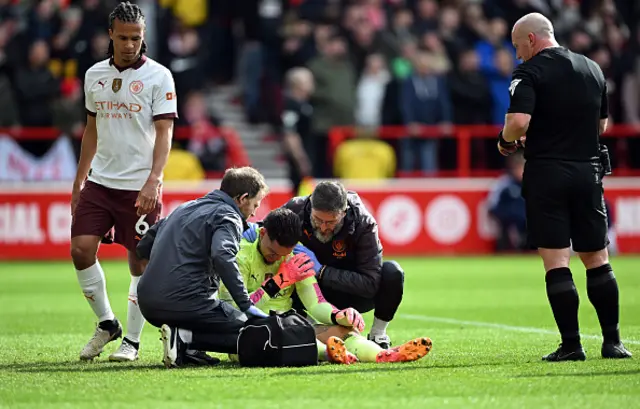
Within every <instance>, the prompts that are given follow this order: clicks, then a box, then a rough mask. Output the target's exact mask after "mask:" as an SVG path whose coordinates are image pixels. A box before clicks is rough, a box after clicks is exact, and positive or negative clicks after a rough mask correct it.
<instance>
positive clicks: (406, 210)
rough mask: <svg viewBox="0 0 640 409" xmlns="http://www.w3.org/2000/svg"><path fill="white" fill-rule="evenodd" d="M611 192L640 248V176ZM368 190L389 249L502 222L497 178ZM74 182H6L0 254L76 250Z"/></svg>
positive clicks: (490, 230)
mask: <svg viewBox="0 0 640 409" xmlns="http://www.w3.org/2000/svg"><path fill="white" fill-rule="evenodd" d="M605 181H606V196H607V199H608V200H609V201H610V203H611V204H612V205H613V211H614V214H615V216H616V230H617V236H618V238H617V239H618V247H619V250H620V252H622V253H640V180H639V179H634V178H608V179H605ZM345 183H346V185H347V187H348V188H350V189H354V190H356V191H358V192H359V193H360V196H361V197H362V199H363V201H364V202H365V206H366V207H367V208H368V209H369V210H370V211H371V212H372V213H373V215H374V216H375V217H376V219H377V221H378V224H379V231H380V240H381V241H382V244H383V245H384V250H385V256H399V255H407V256H408V255H442V254H486V253H490V252H491V251H492V249H493V237H494V226H493V223H492V221H491V220H490V218H489V217H488V216H487V212H486V209H485V201H486V198H487V195H488V192H489V189H490V188H491V186H492V185H493V184H494V183H495V180H494V179H467V180H463V179H411V180H407V179H396V180H393V181H389V182H383V183H377V184H362V183H360V184H356V183H350V182H348V181H346V182H345ZM218 186H219V181H210V182H206V183H204V184H184V183H183V184H182V185H181V186H180V187H179V188H174V187H172V186H171V184H167V186H166V187H165V190H164V196H163V201H164V205H165V206H164V211H165V214H167V213H169V212H171V211H172V210H173V209H175V208H176V207H177V206H178V205H180V204H181V203H183V202H184V201H186V200H190V199H193V198H196V197H199V196H202V195H203V194H205V193H207V192H208V191H210V190H211V189H214V188H217V187H218ZM289 197H290V194H289V188H288V187H286V186H280V187H278V186H272V188H271V193H270V194H269V196H267V198H266V199H265V200H264V201H263V202H262V206H261V207H260V209H259V212H258V215H257V219H262V218H263V217H264V215H265V214H266V213H268V212H269V210H271V209H273V208H276V207H278V206H280V205H282V204H283V203H285V202H286V201H287V200H288V199H289ZM69 199H70V184H68V185H67V184H65V185H62V186H51V185H22V186H15V187H11V186H7V185H0V259H44V260H50V259H62V260H66V259H68V258H69V232H70V224H71V215H70V209H69ZM124 254H125V253H124V250H123V249H122V248H121V247H120V246H117V245H109V246H106V245H105V246H102V247H101V249H100V257H102V258H121V257H123V256H124Z"/></svg>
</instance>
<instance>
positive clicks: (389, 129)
mask: <svg viewBox="0 0 640 409" xmlns="http://www.w3.org/2000/svg"><path fill="white" fill-rule="evenodd" d="M500 129H502V128H501V127H500V126H496V125H459V126H453V127H451V128H450V129H443V127H440V126H421V127H420V134H419V135H418V136H417V137H418V138H424V139H455V140H456V142H457V162H458V169H457V170H455V171H438V172H432V173H430V174H428V173H426V172H422V171H416V172H398V175H397V176H400V177H421V176H439V177H449V176H458V177H486V176H496V175H497V174H499V173H500V171H490V170H486V169H472V168H471V141H472V140H473V139H491V138H495V139H497V135H498V132H500ZM359 131H360V130H359V129H358V128H357V127H353V126H345V127H335V128H332V129H331V130H330V131H329V152H328V154H329V158H331V159H332V158H333V155H334V153H335V151H336V149H337V148H338V145H340V144H341V143H342V142H344V141H345V140H347V139H350V138H354V137H355V136H356V135H357V134H358V132H359ZM376 132H377V135H378V137H379V138H380V139H399V138H405V137H406V136H407V135H408V134H409V133H408V131H407V127H405V126H383V127H380V128H378V129H377V131H376ZM634 137H635V138H640V129H639V128H638V127H634V126H630V125H614V126H611V127H609V129H607V132H605V133H604V135H603V138H615V139H617V141H616V143H615V147H614V149H612V150H613V153H614V155H616V157H618V158H620V161H619V163H618V167H617V168H616V169H615V174H616V175H617V176H640V169H629V168H628V167H627V159H628V158H627V153H628V152H627V149H626V143H625V139H628V138H634Z"/></svg>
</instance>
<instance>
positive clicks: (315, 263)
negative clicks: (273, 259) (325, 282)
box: [293, 243, 322, 277]
mask: <svg viewBox="0 0 640 409" xmlns="http://www.w3.org/2000/svg"><path fill="white" fill-rule="evenodd" d="M300 253H304V254H306V255H307V256H309V259H310V260H311V261H313V271H315V272H316V277H317V276H318V274H319V273H320V269H321V268H322V264H320V262H319V261H318V259H317V258H316V255H315V254H314V253H313V251H311V250H309V249H308V248H307V247H305V246H304V245H302V244H300V243H298V244H296V246H295V247H294V248H293V254H294V255H295V254H300Z"/></svg>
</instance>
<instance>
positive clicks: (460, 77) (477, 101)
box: [449, 49, 492, 125]
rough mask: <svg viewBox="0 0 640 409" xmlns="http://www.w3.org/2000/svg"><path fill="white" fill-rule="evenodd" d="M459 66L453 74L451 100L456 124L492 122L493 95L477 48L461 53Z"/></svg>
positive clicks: (450, 82) (450, 80)
mask: <svg viewBox="0 0 640 409" xmlns="http://www.w3.org/2000/svg"><path fill="white" fill-rule="evenodd" d="M459 61H460V62H459V63H458V64H457V66H458V68H457V69H456V70H455V71H454V72H453V73H452V74H451V76H450V79H449V85H450V88H451V102H452V106H453V120H454V122H455V123H456V124H460V125H471V124H488V123H491V120H492V115H491V107H492V97H491V93H490V88H489V82H488V81H487V79H486V77H485V76H484V75H483V74H482V73H481V72H480V59H479V57H478V53H476V51H475V50H473V49H470V50H467V51H464V52H462V54H460V60H459Z"/></svg>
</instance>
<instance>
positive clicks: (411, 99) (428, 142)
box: [400, 53, 453, 172]
mask: <svg viewBox="0 0 640 409" xmlns="http://www.w3.org/2000/svg"><path fill="white" fill-rule="evenodd" d="M434 66H435V59H434V57H433V56H432V55H430V54H428V53H421V54H419V55H418V56H417V58H416V62H415V72H414V74H413V75H411V77H409V78H407V79H406V80H404V83H403V84H402V90H401V101H402V102H401V104H402V116H403V120H404V124H405V125H407V126H408V129H409V137H407V138H403V139H402V140H401V141H400V160H401V166H400V167H401V169H402V170H403V171H412V170H415V169H416V167H415V166H414V154H416V153H417V154H418V155H419V157H420V162H421V163H420V167H419V168H420V169H422V170H423V171H427V172H433V171H436V170H438V142H437V140H435V139H422V138H419V136H420V134H421V131H420V128H421V125H443V126H445V128H446V126H447V125H449V124H451V121H452V119H453V118H452V111H451V101H450V95H449V89H448V85H447V80H446V78H445V77H444V76H443V75H442V74H441V73H440V72H437V71H436V70H435V67H434Z"/></svg>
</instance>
